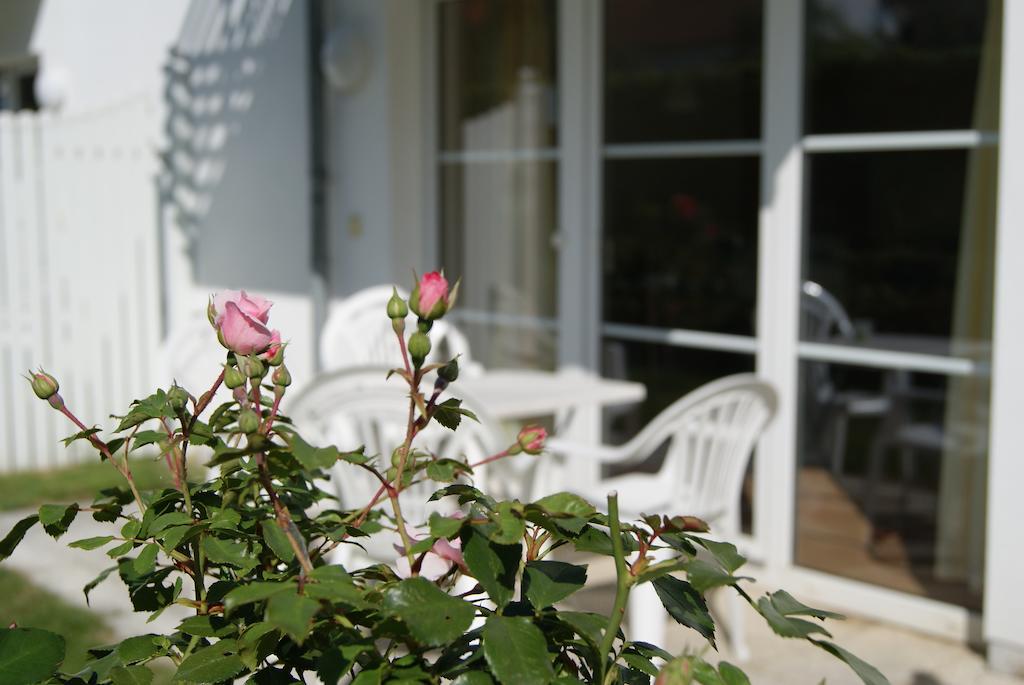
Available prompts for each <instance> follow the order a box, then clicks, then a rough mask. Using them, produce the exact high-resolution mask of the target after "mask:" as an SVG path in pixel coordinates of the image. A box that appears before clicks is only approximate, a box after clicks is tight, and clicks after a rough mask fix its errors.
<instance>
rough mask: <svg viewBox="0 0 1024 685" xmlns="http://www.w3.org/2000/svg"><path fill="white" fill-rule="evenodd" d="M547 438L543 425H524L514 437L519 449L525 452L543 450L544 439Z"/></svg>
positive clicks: (531, 452)
mask: <svg viewBox="0 0 1024 685" xmlns="http://www.w3.org/2000/svg"><path fill="white" fill-rule="evenodd" d="M547 438H548V432H547V431H546V430H544V427H543V426H524V427H523V429H522V430H520V431H519V436H518V437H517V438H516V440H517V442H518V444H519V449H521V450H522V451H524V452H526V453H527V454H540V453H541V452H543V451H544V441H545V440H547Z"/></svg>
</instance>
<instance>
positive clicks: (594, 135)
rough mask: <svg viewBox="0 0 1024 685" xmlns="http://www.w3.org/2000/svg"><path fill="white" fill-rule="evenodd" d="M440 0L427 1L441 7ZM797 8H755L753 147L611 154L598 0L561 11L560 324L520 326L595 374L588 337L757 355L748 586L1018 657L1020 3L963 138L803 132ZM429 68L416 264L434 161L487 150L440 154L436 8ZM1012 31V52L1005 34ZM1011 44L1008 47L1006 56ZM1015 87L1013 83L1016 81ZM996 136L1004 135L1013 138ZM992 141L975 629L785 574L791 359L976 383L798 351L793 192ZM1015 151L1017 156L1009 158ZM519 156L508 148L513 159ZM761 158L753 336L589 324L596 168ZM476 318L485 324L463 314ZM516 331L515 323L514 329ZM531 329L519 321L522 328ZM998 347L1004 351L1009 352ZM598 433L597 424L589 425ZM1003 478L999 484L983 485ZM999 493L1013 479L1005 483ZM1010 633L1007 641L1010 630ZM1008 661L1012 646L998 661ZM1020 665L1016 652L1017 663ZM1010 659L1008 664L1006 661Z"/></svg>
mask: <svg viewBox="0 0 1024 685" xmlns="http://www.w3.org/2000/svg"><path fill="white" fill-rule="evenodd" d="M444 1H445V0H435V2H438V3H439V2H444ZM803 5H804V3H803V2H801V1H799V0H765V2H764V34H763V36H764V39H763V40H764V44H763V50H764V53H763V54H764V59H763V67H762V73H763V76H762V92H763V96H762V126H761V135H762V137H761V140H731V141H708V142H692V143H680V142H669V143H644V144H609V145H603V140H602V120H601V116H602V106H603V103H602V97H601V95H602V94H601V73H602V54H603V53H602V45H601V40H602V27H603V24H602V3H601V2H598V1H596V0H560V3H559V27H560V28H559V36H558V60H559V61H558V73H559V91H558V92H559V98H560V101H559V116H560V121H559V146H558V149H557V152H552V151H543V153H542V155H544V158H545V159H547V158H551V159H556V160H557V161H558V163H559V174H558V202H559V210H558V217H559V239H560V240H559V242H560V244H561V249H560V251H559V257H558V268H559V284H560V285H559V293H558V312H559V314H558V319H557V321H553V320H544V321H536V322H532V323H533V324H535V325H538V326H541V327H545V328H550V327H553V326H557V327H558V335H559V364H560V366H578V367H582V368H586V369H592V370H598V369H599V355H598V350H599V345H600V340H601V338H602V336H610V337H614V338H617V339H626V340H638V341H646V342H652V343H658V344H668V345H675V346H680V347H689V348H700V349H713V350H719V351H726V352H740V353H750V354H754V355H755V360H756V369H757V372H758V373H759V374H760V375H762V376H763V377H765V378H766V379H768V380H769V381H770V382H772V383H773V384H774V385H775V386H776V388H777V389H778V390H779V393H780V397H781V399H782V401H781V402H780V407H779V413H778V416H777V418H776V420H775V422H774V423H773V424H772V426H771V427H770V429H769V430H768V431H767V432H766V433H765V435H764V436H763V438H762V439H761V441H760V443H759V447H758V458H757V460H756V462H755V483H756V491H755V514H754V531H753V535H752V536H750V537H744V539H743V540H741V545H742V547H743V548H744V550H745V551H746V552H747V553H748V554H749V555H750V556H751V557H752V558H754V559H755V560H756V561H758V562H760V563H761V564H763V565H764V568H763V569H762V576H763V578H764V580H766V581H768V582H779V583H783V584H785V585H786V587H787V588H789V589H791V590H792V591H794V592H796V593H798V594H800V595H802V596H803V597H804V598H806V599H807V600H808V601H813V602H820V603H823V604H826V605H829V606H832V607H836V608H839V609H841V610H846V611H849V612H850V613H856V614H860V615H868V616H871V617H875V618H878V619H881V620H886V621H889V622H892V623H895V624H901V625H906V626H908V627H912V628H914V629H917V630H921V631H923V632H927V633H932V634H937V635H941V636H943V637H947V638H951V639H955V640H961V641H969V640H976V639H977V637H978V632H979V626H980V625H983V627H984V636H985V637H986V638H988V639H994V640H999V641H1000V644H1005V645H1008V646H1009V647H1010V648H1015V649H1018V650H1019V654H1021V655H1024V637H1021V635H1022V633H1024V626H1022V619H1021V616H1024V593H1022V592H1021V591H1020V588H1019V587H1017V586H1016V584H1015V578H1016V571H1017V569H1019V568H1020V567H1021V564H1022V563H1024V551H1022V545H1021V544H1020V542H1019V536H1018V533H1017V531H1019V522H1020V521H1022V520H1024V497H1020V495H1019V492H1015V491H1014V490H1016V489H1019V488H1020V487H1022V486H1024V459H1022V458H1020V455H1019V449H1018V446H1020V445H1024V421H1021V420H1020V416H1018V415H1017V414H1019V410H1018V409H1017V407H1018V406H1019V402H1018V401H1017V396H1018V395H1019V394H1020V392H1021V391H1020V388H1024V357H1022V356H1021V355H1020V354H1019V352H1017V351H1016V350H1018V349H1019V348H1020V346H1021V343H1022V342H1024V310H1021V308H1020V307H1019V306H1017V305H1016V304H1015V301H1016V297H1015V295H1014V293H1020V292H1024V269H1021V268H1020V267H1019V264H1015V263H1014V259H1013V256H1011V252H1012V255H1014V256H1015V255H1020V254H1024V231H1022V230H1020V229H1017V230H1013V229H1012V228H1011V227H1012V226H1014V225H1017V226H1020V225H1024V193H1020V192H1016V193H1015V192H1014V191H1013V190H1012V189H1011V188H1010V186H1011V185H1012V184H1010V183H1008V182H1007V180H1006V179H1010V178H1013V179H1019V181H1018V183H1017V185H1020V184H1021V183H1024V133H1022V132H1021V130H1020V124H1016V129H1017V130H1012V129H1013V128H1014V127H1013V125H1012V124H1011V122H1020V121H1024V47H1022V46H1024V8H1022V7H1018V6H1016V5H1014V4H1013V3H1006V5H1007V7H1006V8H1005V9H1004V22H1003V33H1004V38H1003V65H1002V94H1001V97H1002V103H1001V106H1002V115H1001V122H1002V123H1001V131H1000V132H999V134H998V135H997V134H993V133H991V132H981V131H974V130H955V131H911V132H905V133H904V132H900V133H870V134H834V135H833V134H829V135H821V134H815V135H803V134H802V125H801V120H802V112H803V101H802V95H803V82H802V78H803V77H802V75H803V71H804V58H805V55H804V30H803V27H804V11H803ZM427 14H428V15H429V19H428V20H427V22H426V23H427V24H428V26H427V27H426V29H425V30H426V31H427V35H428V36H429V40H427V41H426V43H427V50H428V52H429V55H428V57H427V59H428V60H429V62H428V63H429V64H431V65H432V67H431V69H430V70H429V73H430V76H429V78H430V79H432V82H431V83H430V84H429V87H428V89H427V92H428V93H431V94H432V95H431V97H432V98H433V101H432V103H431V106H430V107H428V111H429V117H430V118H431V119H432V120H431V121H429V122H428V127H429V130H430V136H429V140H428V141H427V145H428V159H430V160H431V161H432V167H431V168H432V169H434V170H435V173H434V174H432V177H433V180H432V183H433V184H434V187H433V189H432V190H433V193H432V194H428V197H429V198H430V202H431V203H433V204H432V205H431V207H430V210H431V213H430V220H429V222H428V225H429V226H430V230H429V231H428V239H427V245H428V247H427V255H426V256H427V257H433V258H435V259H436V256H437V255H436V244H437V237H438V232H437V218H438V217H437V205H436V202H437V190H438V189H437V180H436V177H437V174H436V170H437V169H438V168H439V165H440V164H442V163H446V162H454V161H459V162H472V161H475V160H476V159H481V160H483V159H490V157H491V156H494V155H498V156H500V155H501V154H502V153H501V152H500V151H495V152H486V153H465V154H452V153H440V154H439V153H438V149H439V148H438V140H437V130H438V127H437V125H436V123H437V116H438V105H439V100H438V97H437V95H438V89H437V81H436V75H437V68H436V54H437V50H436V48H437V26H436V14H437V13H436V11H435V12H428V13H427ZM1011 35H1012V36H1016V37H1017V38H1018V39H1021V40H1018V41H1017V42H1016V43H1015V42H1014V41H1013V40H1011V39H1010V37H1011ZM1012 47H1016V50H1012V49H1011V48H1012ZM1014 78H1016V82H1014V80H1013V79H1014ZM1011 130H1012V132H1009V133H1008V131H1011ZM996 144H1000V145H1001V146H1002V152H1003V154H1002V155H1001V156H1000V169H999V175H1000V178H1001V179H1003V180H1002V182H1001V184H1000V191H999V215H998V221H997V224H998V225H997V234H998V243H999V246H1000V247H999V255H998V270H997V273H996V276H995V278H996V282H995V289H996V312H995V314H996V321H997V324H996V329H995V331H994V334H993V347H994V350H995V355H994V360H993V362H992V372H993V374H995V373H996V372H997V371H1000V372H1002V374H1003V375H1002V376H1001V377H1000V376H997V377H996V379H995V382H994V388H993V397H992V432H991V438H990V450H989V480H990V486H989V495H988V508H989V517H988V518H989V524H988V527H987V536H988V537H987V539H988V544H987V549H986V562H987V563H986V578H985V581H986V595H985V612H984V619H983V623H982V622H981V619H980V617H979V616H977V615H976V614H974V613H972V612H970V611H969V610H967V609H965V608H963V607H959V606H954V605H950V604H946V603H943V602H939V601H937V600H933V599H929V598H924V597H918V596H913V595H909V594H906V593H903V592H899V591H897V590H892V589H888V588H884V587H880V586H876V585H871V584H868V583H864V582H860V581H856V580H852V579H848V578H843V577H839V576H834V575H831V574H827V573H823V572H819V571H814V570H811V569H807V568H802V567H798V566H796V565H795V563H794V558H793V550H794V530H795V528H794V523H795V501H796V500H795V485H796V445H797V412H796V403H797V396H798V383H797V377H798V364H799V361H800V360H802V359H814V360H821V361H830V362H838V363H846V364H856V365H861V366H872V367H877V368H900V369H909V370H913V371H921V372H929V373H939V374H945V375H966V374H974V373H979V372H980V373H984V372H986V371H988V369H986V368H984V367H983V366H981V365H979V363H978V362H976V361H975V360H971V359H968V358H957V357H948V356H939V355H928V354H919V353H906V352H896V351H885V350H874V349H864V348H856V347H850V346H841V345H832V344H822V343H814V342H801V341H800V340H799V337H798V331H799V315H800V311H799V307H800V304H799V292H800V287H799V286H800V279H801V244H802V240H803V223H804V207H805V193H806V185H805V178H804V165H805V157H806V155H807V154H808V153H815V152H848V153H851V154H856V153H857V152H866V151H879V150H916V149H917V150H924V149H928V150H932V149H970V148H976V147H981V146H991V145H996ZM1010 149H1013V150H1014V152H1015V154H1013V155H1010V154H1007V152H1008V150H1010ZM515 154H521V153H515ZM755 154H756V155H760V165H761V205H760V210H759V215H758V236H759V241H758V245H759V254H758V274H757V328H756V334H755V335H754V336H741V335H728V334H721V333H712V332H708V331H698V330H688V329H668V328H655V327H648V326H634V325H627V324H618V323H610V322H609V323H605V322H603V321H602V314H601V306H600V303H601V298H600V285H601V280H600V263H601V262H600V252H599V246H600V235H601V230H602V205H601V188H602V166H603V162H604V160H606V159H624V158H629V159H655V158H681V157H725V156H735V155H742V156H750V155H755ZM470 316H473V317H474V318H480V316H484V317H486V316H487V314H485V313H475V314H471V315H470ZM517 323H524V322H522V321H519V322H517ZM526 323H530V322H526ZM1011 350H1012V351H1011ZM593 420H594V424H593V425H592V427H591V428H596V425H597V423H596V422H597V417H594V419H593ZM997 478H1002V480H1001V482H1000V483H997V482H996V480H995V479H997ZM1010 483H1014V486H1013V487H1010ZM1014 631H1015V632H1014ZM1011 653H1012V650H1011ZM1021 658H1022V661H1021V662H1020V663H1024V656H1022V657H1021ZM1014 663H1017V662H1014Z"/></svg>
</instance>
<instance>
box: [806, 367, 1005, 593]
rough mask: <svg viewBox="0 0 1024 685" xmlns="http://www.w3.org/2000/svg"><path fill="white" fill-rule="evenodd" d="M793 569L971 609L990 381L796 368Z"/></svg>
mask: <svg viewBox="0 0 1024 685" xmlns="http://www.w3.org/2000/svg"><path fill="white" fill-rule="evenodd" d="M800 381H801V397H800V414H801V415H800V434H799V441H800V448H799V450H800V451H799V466H798V471H797V518H796V521H797V535H796V560H797V563H799V564H801V565H804V566H809V567H811V568H815V569H819V570H823V571H827V572H830V573H836V574H838V575H842V576H846V577H850V578H855V579H858V580H863V581H865V582H869V583H874V584H878V585H883V586H886V587H891V588H895V589H898V590H901V591H904V592H909V593H912V594H917V595H923V596H928V597H934V598H936V599H940V600H942V601H947V602H952V603H956V604H960V605H963V606H967V607H970V608H973V609H979V608H980V606H981V584H982V558H983V549H984V523H983V522H984V510H985V497H984V492H985V468H986V460H987V447H986V445H987V435H986V426H987V415H988V389H989V383H988V379H987V378H985V377H983V376H954V377H947V376H940V375H935V374H923V373H913V372H909V371H905V370H900V369H890V370H879V369H867V368H863V367H856V366H846V365H839V364H829V363H826V362H819V361H810V360H807V361H804V362H802V363H801V366H800Z"/></svg>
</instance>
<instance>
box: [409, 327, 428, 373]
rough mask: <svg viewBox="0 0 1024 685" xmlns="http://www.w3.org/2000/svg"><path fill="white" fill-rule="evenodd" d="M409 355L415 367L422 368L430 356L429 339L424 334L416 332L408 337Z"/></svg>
mask: <svg viewBox="0 0 1024 685" xmlns="http://www.w3.org/2000/svg"><path fill="white" fill-rule="evenodd" d="M409 354H410V355H412V361H413V364H415V365H416V367H420V366H423V361H424V360H425V359H426V358H427V355H428V354H430V338H429V337H427V334H426V333H423V332H422V331H416V332H415V333H413V334H412V335H411V336H409Z"/></svg>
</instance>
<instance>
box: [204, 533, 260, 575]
mask: <svg viewBox="0 0 1024 685" xmlns="http://www.w3.org/2000/svg"><path fill="white" fill-rule="evenodd" d="M202 544H203V552H204V553H205V554H206V558H207V559H209V560H210V561H212V562H214V563H217V564H229V565H231V566H235V567H237V568H251V567H252V565H253V559H252V556H250V555H249V554H247V553H246V546H245V543H244V542H235V541H234V540H222V539H221V538H215V537H204V538H203V543H202Z"/></svg>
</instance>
